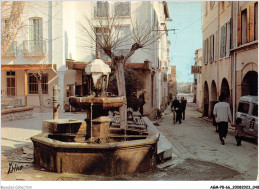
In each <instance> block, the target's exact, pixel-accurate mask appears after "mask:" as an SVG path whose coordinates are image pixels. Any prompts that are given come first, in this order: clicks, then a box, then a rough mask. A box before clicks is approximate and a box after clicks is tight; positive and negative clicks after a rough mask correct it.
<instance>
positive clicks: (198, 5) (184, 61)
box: [167, 1, 202, 82]
mask: <svg viewBox="0 0 260 190" xmlns="http://www.w3.org/2000/svg"><path fill="white" fill-rule="evenodd" d="M168 8H169V14H170V18H171V19H172V21H171V22H167V27H168V30H170V29H176V30H175V31H169V32H168V34H169V36H168V40H170V42H171V45H170V65H171V66H172V65H176V72H177V82H192V81H193V80H194V76H193V75H192V74H191V66H192V65H194V58H195V50H196V49H200V48H202V2H199V1H197V2H194V1H193V2H187V1H186V2H185V1H168Z"/></svg>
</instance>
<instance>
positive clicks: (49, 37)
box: [48, 1, 58, 75]
mask: <svg viewBox="0 0 260 190" xmlns="http://www.w3.org/2000/svg"><path fill="white" fill-rule="evenodd" d="M48 19H49V21H48V62H49V63H51V69H52V71H53V72H54V73H56V75H58V74H57V72H56V71H55V69H54V66H53V62H52V1H49V18H48Z"/></svg>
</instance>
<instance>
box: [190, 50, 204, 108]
mask: <svg viewBox="0 0 260 190" xmlns="http://www.w3.org/2000/svg"><path fill="white" fill-rule="evenodd" d="M201 69H202V49H197V50H196V51H195V64H194V66H192V69H191V73H192V74H194V83H193V93H194V99H193V102H194V103H196V106H197V110H198V111H202V92H203V91H202V79H201V78H202V75H201Z"/></svg>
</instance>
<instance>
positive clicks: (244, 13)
mask: <svg viewBox="0 0 260 190" xmlns="http://www.w3.org/2000/svg"><path fill="white" fill-rule="evenodd" d="M241 32H242V33H241V41H242V44H245V43H246V42H247V9H245V10H243V11H242V12H241Z"/></svg>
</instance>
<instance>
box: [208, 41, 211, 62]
mask: <svg viewBox="0 0 260 190" xmlns="http://www.w3.org/2000/svg"><path fill="white" fill-rule="evenodd" d="M208 40H209V41H208V62H209V63H210V62H211V55H210V53H211V51H210V49H211V36H210V37H209V38H208Z"/></svg>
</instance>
